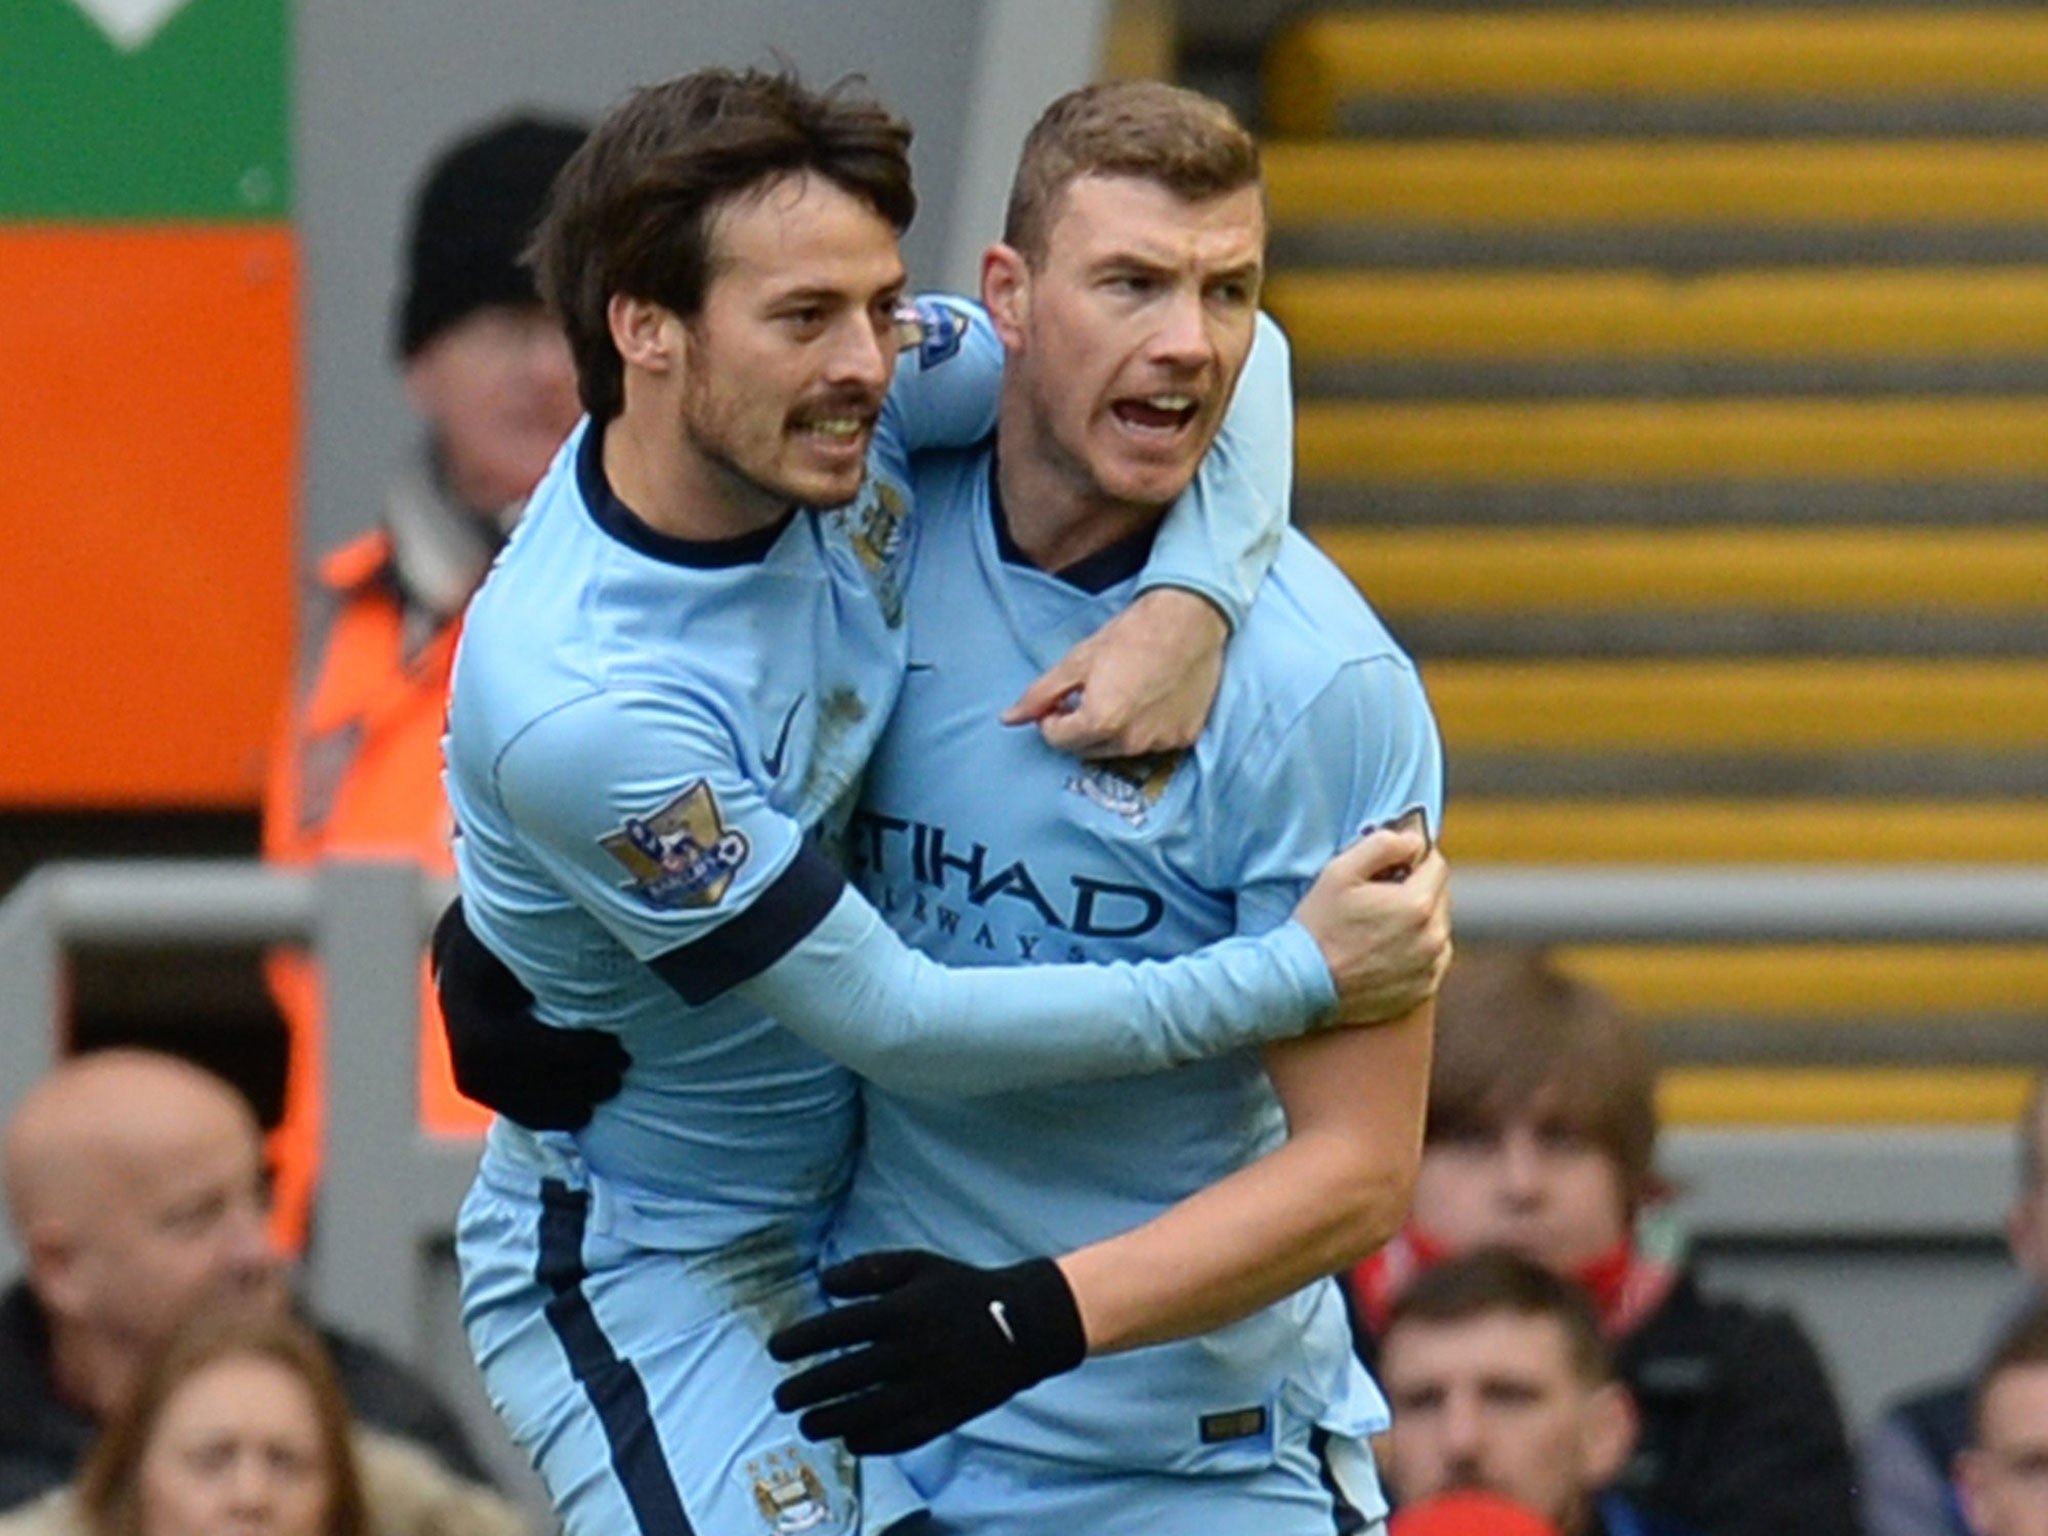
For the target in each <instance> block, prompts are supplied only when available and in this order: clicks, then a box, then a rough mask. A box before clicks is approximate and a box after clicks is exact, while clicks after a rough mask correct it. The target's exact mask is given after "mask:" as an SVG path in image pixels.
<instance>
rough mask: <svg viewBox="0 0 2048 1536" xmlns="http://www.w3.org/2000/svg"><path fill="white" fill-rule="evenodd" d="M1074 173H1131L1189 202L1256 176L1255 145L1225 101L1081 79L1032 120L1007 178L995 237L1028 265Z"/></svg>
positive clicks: (1042, 245) (1250, 182) (1035, 261)
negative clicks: (999, 235) (1014, 168)
mask: <svg viewBox="0 0 2048 1536" xmlns="http://www.w3.org/2000/svg"><path fill="white" fill-rule="evenodd" d="M1082 176H1135V177H1139V178H1141V179H1143V180H1145V181H1154V182H1157V183H1159V185H1160V186H1162V187H1165V188H1166V189H1167V190H1168V191H1169V192H1172V193H1174V194H1175V195H1177V196H1179V197H1181V198H1183V199H1185V200H1187V201H1189V202H1198V201H1201V200H1202V199H1205V198H1211V197H1221V196H1222V195H1223V194H1225V193H1226V192H1235V191H1237V190H1238V189H1239V188H1240V187H1249V186H1255V185H1257V183H1258V180H1259V146H1258V141H1257V140H1255V139H1254V138H1253V137H1252V136H1251V135H1250V134H1249V133H1247V132H1245V130H1244V125H1243V124H1241V123H1240V122H1238V120H1237V119H1236V118H1235V117H1234V116H1232V114H1231V111H1230V109H1229V108H1228V107H1226V106H1224V105H1223V103H1222V102H1220V101H1216V100H1214V99H1213V98H1211V97H1208V96H1204V95H1201V94H1200V93H1199V92H1196V91H1190V90H1185V89H1183V88H1182V87H1180V86H1177V85H1167V84H1164V83H1163V82H1161V81H1158V80H1116V81H1111V82H1108V83H1106V84H1101V85H1084V86H1082V87H1081V88H1080V89H1079V90H1077V91H1069V92H1068V93H1067V94H1066V95H1064V96H1062V97H1060V99H1059V100H1058V101H1055V102H1054V103H1053V104H1052V105H1051V106H1049V107H1047V108H1046V109H1045V112H1044V114H1043V115H1042V116H1040V118H1039V119H1038V121H1037V122H1036V123H1035V124H1034V125H1033V126H1032V129H1031V132H1030V134H1029V135H1028V136H1027V137H1026V138H1025V140H1024V150H1023V153H1022V155H1021V156H1020V157H1019V159H1018V161H1017V175H1016V179H1015V180H1013V181H1012V182H1011V183H1010V206H1009V211H1008V213H1007V214H1006V215H1005V216H1004V219H1003V243H1004V244H1005V245H1009V246H1011V247H1013V248H1015V249H1016V250H1017V251H1018V252H1019V253H1021V254H1022V255H1023V257H1024V259H1025V261H1027V262H1028V263H1030V265H1032V266H1033V267H1036V266H1038V265H1040V264H1041V263H1042V262H1043V261H1044V259H1045V252H1046V246H1047V242H1048V241H1049V239H1050V238H1051V232H1052V226H1053V223H1054V221H1055V219H1056V218H1057V215H1058V211H1059V202H1060V199H1061V198H1062V197H1064V196H1065V195H1066V190H1067V188H1068V187H1069V186H1070V185H1071V184H1072V183H1073V182H1074V181H1075V180H1076V179H1077V178H1079V177H1082Z"/></svg>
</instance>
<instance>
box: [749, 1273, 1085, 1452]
mask: <svg viewBox="0 0 2048 1536" xmlns="http://www.w3.org/2000/svg"><path fill="white" fill-rule="evenodd" d="M820 1278H821V1279H822V1281H823V1283H824V1287H825V1294H826V1295H828V1296H833V1297H842V1298H843V1297H872V1298H873V1299H872V1300H863V1301H857V1302H855V1304H854V1305H852V1306H847V1307H835V1308H833V1309H832V1310H831V1311H829V1312H822V1313H820V1314H818V1315H817V1316H816V1317H807V1318H805V1319H804V1320H803V1321H802V1322H799V1323H792V1324H790V1326H789V1327H787V1328H784V1329H783V1330H782V1331H781V1332H779V1333H777V1334H776V1335H775V1336H774V1337H773V1338H771V1339H769V1341H768V1353H769V1354H771V1355H773V1356H774V1357H775V1358H776V1359H777V1360H782V1361H792V1360H801V1359H803V1358H805V1357H806V1356H809V1355H816V1354H822V1353H824V1352H825V1351H826V1350H845V1351H846V1353H845V1354H841V1355H835V1356H834V1357H833V1358H832V1359H830V1360H826V1361H822V1362H821V1363H819V1364H817V1365H813V1366H811V1367H810V1368H809V1369H807V1370H804V1371H800V1372H798V1373H797V1374H796V1375H794V1376H791V1377H790V1378H789V1379H788V1380H786V1381H784V1382H783V1383H782V1384H781V1385H780V1386H778V1387H777V1388H776V1389H775V1406H776V1407H777V1408H780V1409H781V1410H782V1411H783V1412H784V1413H795V1412H796V1411H797V1410H799V1409H808V1410H809V1411H808V1412H806V1413H805V1414H804V1416H803V1417H802V1418H801V1419H799V1420H798V1421H797V1427H798V1428H799V1429H801V1430H802V1431H803V1432H804V1435H805V1437H806V1438H807V1439H811V1440H834V1439H837V1440H844V1441H845V1442H846V1448H847V1449H848V1450H849V1451H851V1452H853V1453H854V1454H855V1455H856V1456H878V1455H887V1454H890V1453H892V1452H895V1451H907V1450H910V1449H911V1448H912V1447H914V1446H920V1445H923V1444H924V1443H925V1442H926V1441H927V1440H930V1439H932V1438H934V1437H935V1436H938V1435H942V1434H944V1433H945V1432H946V1431H947V1430H949V1429H957V1428H958V1427H959V1426H960V1425H962V1424H965V1423H966V1422H967V1421H968V1420H969V1419H971V1418H973V1417H974V1416H975V1415H976V1414H978V1413H986V1412H988V1410H989V1409H991V1408H994V1407H995V1406H997V1405H998V1404H1000V1403H1006V1402H1008V1401H1009V1400H1010V1399H1011V1398H1013V1397H1015V1396H1016V1395H1017V1394H1018V1393H1019V1392H1022V1391H1023V1390H1024V1389H1025V1388H1026V1387H1028V1386H1031V1385H1033V1384H1034V1383H1037V1382H1041V1381H1043V1380H1045V1378H1046V1377H1048V1376H1057V1375H1059V1374H1060V1372H1062V1371H1071V1370H1072V1369H1073V1368H1074V1367H1075V1366H1077V1365H1079V1364H1080V1363H1081V1361H1082V1359H1083V1358H1084V1357H1085V1356H1086V1355H1087V1353H1088V1340H1087V1336H1086V1334H1085V1333H1084V1332H1083V1331H1082V1328H1081V1314H1080V1311H1079V1310H1078V1309H1077V1308H1076V1307H1075V1305H1074V1293H1073V1290H1072V1289H1071V1288H1070V1287H1069V1286H1068V1285H1067V1278H1066V1276H1065V1275H1063V1274H1061V1273H1060V1267H1059V1266H1058V1265H1057V1264H1055V1263H1053V1261H1052V1260H1051V1259H1029V1260H1026V1261H1025V1262H1024V1263H1022V1264H1013V1265H1011V1266H1010V1267H1009V1268H1008V1269H976V1268H975V1267H974V1266H973V1265H971V1264H962V1263H959V1262H957V1261H956V1260H953V1259H947V1258H941V1257H940V1256H939V1255H938V1254H936V1253H926V1252H923V1251H922V1250H918V1249H903V1250H897V1251H893V1252H888V1253H865V1254H862V1255H861V1256H860V1257H859V1258H857V1259H850V1260H848V1261H847V1262H846V1263H844V1264H840V1265H837V1266H835V1267H834V1268H832V1269H828V1270H826V1271H825V1273H824V1275H823V1276H821V1277H820Z"/></svg>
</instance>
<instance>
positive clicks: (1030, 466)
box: [996, 408, 1166, 571]
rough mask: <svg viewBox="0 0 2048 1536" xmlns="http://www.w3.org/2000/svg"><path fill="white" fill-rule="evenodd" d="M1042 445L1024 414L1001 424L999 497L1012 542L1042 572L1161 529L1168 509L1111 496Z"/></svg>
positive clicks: (1006, 415) (1010, 413)
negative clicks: (1140, 534) (1134, 536)
mask: <svg viewBox="0 0 2048 1536" xmlns="http://www.w3.org/2000/svg"><path fill="white" fill-rule="evenodd" d="M1048 446H1049V445H1044V444H1041V443H1039V442H1038V441H1037V440H1036V439H1035V436H1034V434H1033V433H1032V431H1031V429H1030V427H1029V426H1027V425H1026V424H1025V412H1024V411H1022V410H1021V409H1014V410H1013V409H1007V408H1006V409H1005V410H1004V411H1003V412H1002V413H1001V415H1000V417H999V418H998V420H997V423H996V494H997V495H998V496H1000V497H1001V498H1002V508H1003V519H1004V522H1005V523H1006V524H1007V525H1008V527H1009V530H1010V539H1011V542H1012V543H1014V544H1015V545H1016V546H1017V548H1018V549H1020V550H1022V551H1023V552H1024V554H1025V555H1026V556H1027V557H1028V558H1029V559H1030V561H1031V563H1032V564H1033V565H1035V566H1037V567H1038V568H1039V569H1040V570H1042V571H1062V570H1065V569H1066V568H1067V567H1068V566H1070V565H1074V564H1076V563H1077V562H1079V561H1082V560H1085V559H1087V558H1088V557H1089V556H1090V555H1095V554H1100V553H1101V552H1102V551H1103V550H1105V549H1108V548H1109V547H1110V546H1111V545H1112V544H1119V543H1121V542H1123V541H1124V540H1125V539H1128V538H1130V537H1131V536H1132V535H1133V534H1137V533H1140V532H1143V531H1145V530H1147V529H1150V528H1155V527H1157V526H1158V524H1159V523H1160V521H1161V520H1162V519H1163V518H1164V517H1165V516H1166V509H1165V508H1164V507H1154V506H1142V505H1139V504H1138V503H1135V502H1128V501H1117V500H1115V499H1113V498H1111V497H1109V496H1105V495H1104V494H1103V493H1102V492H1101V491H1100V490H1098V489H1097V488H1095V487H1094V486H1092V485H1090V484H1088V483H1087V481H1086V479H1085V478H1084V477H1083V476H1082V475H1081V474H1080V473H1079V472H1078V470H1069V469H1066V468H1065V467H1063V466H1062V465H1061V464H1060V463H1059V462H1058V454H1057V451H1056V450H1054V451H1048Z"/></svg>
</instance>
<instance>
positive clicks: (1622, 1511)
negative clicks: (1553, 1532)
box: [1585, 1493, 1693, 1536]
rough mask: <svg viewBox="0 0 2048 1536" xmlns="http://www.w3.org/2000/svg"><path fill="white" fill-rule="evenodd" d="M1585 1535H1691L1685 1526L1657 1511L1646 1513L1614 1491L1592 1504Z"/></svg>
mask: <svg viewBox="0 0 2048 1536" xmlns="http://www.w3.org/2000/svg"><path fill="white" fill-rule="evenodd" d="M1585 1536H1693V1532H1692V1531H1690V1530H1688V1529H1687V1528H1686V1527H1685V1526H1682V1525H1678V1524H1675V1523H1674V1522H1672V1521H1670V1520H1666V1519H1664V1518H1662V1517H1661V1516H1658V1515H1646V1514H1644V1513H1643V1512H1642V1511H1641V1510H1640V1509H1637V1508H1636V1507H1635V1505H1633V1504H1631V1503H1629V1501H1628V1500H1627V1499H1624V1498H1623V1497H1622V1496H1621V1495H1620V1494H1618V1493H1610V1494H1608V1495H1607V1496H1606V1497H1605V1498H1603V1499H1601V1500H1600V1502H1599V1503H1598V1504H1596V1505H1595V1506H1594V1507H1593V1513H1592V1517H1591V1519H1590V1520H1589V1521H1588V1523H1587V1525H1586V1530H1585Z"/></svg>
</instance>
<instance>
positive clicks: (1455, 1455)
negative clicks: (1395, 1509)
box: [1380, 1249, 1678, 1536]
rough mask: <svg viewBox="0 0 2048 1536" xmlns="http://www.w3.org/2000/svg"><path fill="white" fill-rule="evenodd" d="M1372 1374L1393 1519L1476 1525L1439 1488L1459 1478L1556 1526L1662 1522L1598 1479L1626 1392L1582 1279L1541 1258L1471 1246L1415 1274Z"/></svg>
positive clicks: (1656, 1529)
mask: <svg viewBox="0 0 2048 1536" xmlns="http://www.w3.org/2000/svg"><path fill="white" fill-rule="evenodd" d="M1380 1376H1381V1380H1382V1381H1383V1382H1384V1383H1385V1386H1386V1389H1387V1398H1388V1401H1389V1402H1390V1403H1391V1404H1392V1406H1393V1410H1394V1427H1393V1428H1392V1430H1390V1431H1389V1432H1388V1434H1387V1438H1386V1452H1387V1454H1386V1472H1387V1477H1388V1480H1389V1482H1391V1483H1392V1485H1393V1489H1394V1493H1395V1496H1396V1498H1398V1499H1399V1500H1400V1501H1401V1504H1402V1507H1403V1509H1404V1511H1407V1510H1408V1509H1409V1506H1411V1505H1415V1506H1417V1507H1416V1508H1415V1509H1414V1510H1413V1511H1412V1512H1411V1513H1409V1514H1404V1515H1403V1516H1402V1517H1398V1518H1397V1520H1396V1526H1395V1528H1396V1530H1397V1531H1407V1530H1414V1531H1417V1532H1421V1531H1427V1530H1431V1529H1441V1530H1443V1531H1445V1532H1449V1531H1453V1530H1471V1531H1478V1530H1481V1529H1488V1527H1482V1526H1480V1525H1477V1524H1468V1523H1463V1521H1464V1516H1465V1515H1467V1514H1470V1513H1472V1512H1471V1511H1467V1510H1464V1509H1462V1508H1460V1507H1459V1505H1458V1504H1457V1502H1456V1501H1454V1500H1450V1499H1445V1498H1444V1496H1446V1495H1453V1494H1457V1493H1460V1492H1464V1491H1470V1492H1475V1493H1489V1494H1494V1495H1497V1496H1499V1497H1501V1498H1505V1499H1509V1500H1512V1501H1513V1502H1514V1503H1516V1504H1519V1505H1521V1506H1522V1507H1523V1508H1524V1509H1526V1510H1529V1511H1531V1512H1533V1513H1534V1514H1536V1515H1538V1516H1541V1517H1542V1519H1543V1520H1545V1521H1548V1522H1549V1523H1550V1525H1551V1526H1553V1527H1554V1528H1555V1529H1556V1530H1557V1532H1559V1533H1560V1536H1656V1533H1660V1532H1662V1533H1665V1536H1676V1532H1677V1531H1678V1527H1676V1526H1674V1525H1672V1524H1670V1523H1668V1522H1663V1521H1658V1520H1653V1519H1652V1518H1650V1517H1648V1516H1646V1515H1644V1514H1643V1513H1642V1512H1641V1511H1639V1510H1637V1509H1635V1508H1634V1507H1633V1506H1632V1505H1630V1504H1629V1502H1628V1501H1627V1500H1626V1499H1625V1498H1624V1497H1623V1496H1622V1495H1620V1494H1618V1493H1614V1492H1611V1491H1609V1490H1610V1488H1611V1486H1612V1484H1613V1482H1614V1480H1615V1478H1616V1477H1617V1476H1618V1475H1619V1473H1620V1471H1621V1469H1622V1467H1623V1465H1624V1464H1625V1463H1626V1462H1627V1460H1628V1455H1629V1450H1630V1448H1631V1446H1632V1445H1633V1444H1634V1441H1635V1431H1636V1416H1635V1409H1634V1405H1633V1404H1632V1403H1631V1402H1630V1400H1629V1395H1628V1391H1627V1389H1626V1388H1625V1387H1623V1386H1622V1385H1621V1384H1620V1383H1619V1382H1618V1381H1617V1380H1615V1376H1614V1368H1613V1362H1612V1360H1611V1359H1610V1357H1609V1355H1608V1351H1607V1345H1606V1342H1605V1340H1603V1339H1602V1337H1601V1335H1600V1323H1599V1320H1598V1318H1596V1317H1595V1316H1594V1313H1593V1308H1592V1305H1591V1303H1590V1302H1589V1301H1588V1299H1587V1297H1586V1295H1585V1293H1584V1292H1583V1291H1582V1290H1581V1289H1580V1288H1579V1287H1578V1286H1576V1285H1574V1284H1572V1282H1571V1281H1569V1280H1566V1279H1564V1278H1562V1277H1561V1276H1558V1275H1555V1274H1552V1273H1551V1272H1550V1271H1549V1270H1547V1269H1545V1268H1544V1267H1543V1266H1542V1265H1540V1264H1537V1263H1535V1262H1534V1261H1532V1260H1529V1259H1525V1258H1522V1257H1521V1256H1519V1255H1517V1254H1513V1253H1510V1252H1508V1251H1506V1250H1505V1249H1480V1250H1478V1251H1475V1252H1473V1253H1469V1254H1466V1255H1465V1256H1464V1257H1462V1258H1458V1259H1452V1260H1450V1261H1448V1262H1446V1263H1444V1264H1441V1265H1439V1266H1437V1267H1436V1268H1435V1269H1433V1270H1431V1271H1430V1272H1429V1273H1428V1274H1426V1275H1424V1276H1422V1277H1421V1278H1420V1279H1418V1280H1417V1281H1416V1282H1415V1284H1414V1285H1412V1286H1410V1287H1409V1288H1408V1289H1407V1290H1406V1291H1405V1292H1404V1293H1403V1294H1402V1296H1401V1298H1400V1299H1399V1300H1398V1301H1396V1302H1395V1303H1394V1308H1393V1312H1392V1314H1391V1315H1390V1317H1389V1319H1388V1322H1387V1331H1386V1335H1385V1337H1384V1339H1383V1340H1382V1344H1381V1350H1380ZM1439 1499H1443V1500H1444V1502H1442V1503H1441V1504H1436V1505H1435V1506H1434V1508H1433V1509H1432V1510H1431V1512H1432V1514H1433V1515H1434V1516H1435V1518H1433V1519H1423V1518H1421V1517H1422V1515H1423V1512H1424V1510H1425V1509H1431V1505H1432V1503H1433V1501H1437V1500H1439ZM1512 1528H1513V1526H1512V1525H1511V1524H1509V1523H1508V1522H1507V1521H1506V1520H1500V1521H1499V1522H1498V1524H1496V1525H1494V1526H1493V1527H1491V1529H1495V1530H1498V1529H1512Z"/></svg>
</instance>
